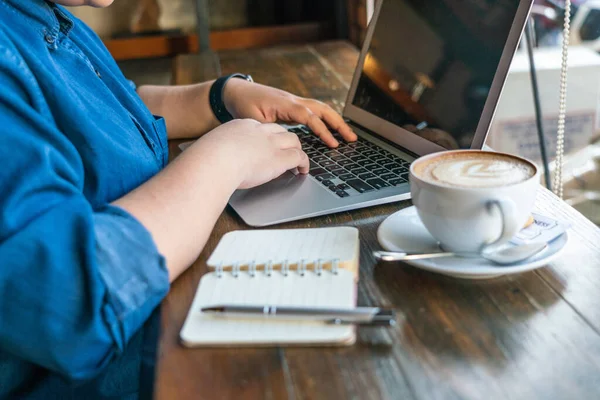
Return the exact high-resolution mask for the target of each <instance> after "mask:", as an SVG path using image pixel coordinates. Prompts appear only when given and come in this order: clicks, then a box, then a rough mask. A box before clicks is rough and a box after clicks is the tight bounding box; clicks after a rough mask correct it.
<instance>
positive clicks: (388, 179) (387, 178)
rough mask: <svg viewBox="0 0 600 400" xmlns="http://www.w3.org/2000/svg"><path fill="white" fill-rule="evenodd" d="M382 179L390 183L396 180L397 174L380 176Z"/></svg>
mask: <svg viewBox="0 0 600 400" xmlns="http://www.w3.org/2000/svg"><path fill="white" fill-rule="evenodd" d="M380 178H381V179H385V180H386V181H388V182H389V181H390V180H391V179H396V178H397V176H396V174H384V175H381V176H380Z"/></svg>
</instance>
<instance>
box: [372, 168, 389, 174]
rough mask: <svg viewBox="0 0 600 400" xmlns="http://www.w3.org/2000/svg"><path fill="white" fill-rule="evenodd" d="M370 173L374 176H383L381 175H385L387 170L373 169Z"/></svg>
mask: <svg viewBox="0 0 600 400" xmlns="http://www.w3.org/2000/svg"><path fill="white" fill-rule="evenodd" d="M371 172H373V173H374V174H375V175H383V174H387V173H388V170H387V169H385V168H377V169H374V170H373V171H371Z"/></svg>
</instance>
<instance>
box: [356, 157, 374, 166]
mask: <svg viewBox="0 0 600 400" xmlns="http://www.w3.org/2000/svg"><path fill="white" fill-rule="evenodd" d="M356 163H357V164H358V165H362V166H365V165H369V164H372V163H373V161H371V160H369V159H367V158H365V159H362V160H360V161H357V162H356Z"/></svg>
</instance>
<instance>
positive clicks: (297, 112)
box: [289, 104, 339, 147]
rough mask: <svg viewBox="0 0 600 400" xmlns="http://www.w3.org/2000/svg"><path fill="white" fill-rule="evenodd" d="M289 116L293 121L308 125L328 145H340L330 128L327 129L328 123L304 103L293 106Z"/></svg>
mask: <svg viewBox="0 0 600 400" xmlns="http://www.w3.org/2000/svg"><path fill="white" fill-rule="evenodd" d="M289 118H290V120H292V121H295V122H298V123H301V124H304V125H306V126H308V127H309V128H310V129H311V130H312V131H313V133H314V134H315V135H316V136H317V137H319V138H320V139H321V140H322V141H323V143H325V144H326V145H327V146H329V147H337V146H338V145H339V143H338V141H337V140H336V139H335V138H334V137H333V135H332V134H331V132H330V131H329V129H327V125H325V123H324V122H323V121H322V120H321V118H319V116H318V115H317V114H315V113H314V112H312V111H311V110H310V109H309V108H308V107H306V106H304V105H302V104H296V105H294V106H292V108H291V110H290V112H289Z"/></svg>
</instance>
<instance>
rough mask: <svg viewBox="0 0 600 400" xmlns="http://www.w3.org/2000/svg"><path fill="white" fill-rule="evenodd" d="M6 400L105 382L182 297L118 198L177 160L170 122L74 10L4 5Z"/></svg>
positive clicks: (0, 237)
mask: <svg viewBox="0 0 600 400" xmlns="http://www.w3.org/2000/svg"><path fill="white" fill-rule="evenodd" d="M0 22H1V23H0V140H1V142H0V397H3V395H7V394H8V393H13V392H14V391H15V390H19V389H21V388H20V386H22V385H23V384H24V382H26V381H27V380H28V379H30V378H31V377H32V376H34V375H35V374H38V375H39V374H40V368H43V369H46V370H50V371H52V372H56V373H58V374H61V375H62V376H65V377H67V378H70V379H76V380H79V379H87V378H90V377H93V376H95V375H96V374H97V373H98V372H99V371H101V370H102V368H103V367H104V366H105V365H107V364H108V363H109V362H110V361H111V360H113V359H114V358H115V357H117V356H118V355H119V354H120V352H122V350H123V349H124V347H125V345H126V344H127V342H128V340H129V339H130V338H131V337H132V335H134V333H135V332H136V331H137V330H138V329H139V328H140V326H141V325H142V324H143V323H144V321H145V320H146V319H147V318H148V316H149V315H150V313H151V312H152V311H153V309H154V308H155V307H156V306H157V305H158V304H159V303H160V301H161V300H162V298H163V297H164V296H165V294H166V293H167V291H168V289H169V281H168V273H167V270H166V268H165V262H164V259H163V257H162V256H161V255H160V254H159V253H158V251H157V249H156V246H155V244H154V242H153V239H152V237H151V235H150V233H149V232H148V231H147V230H146V229H145V228H144V227H143V226H142V225H141V224H140V223H139V222H138V221H137V220H136V219H134V218H133V217H132V216H131V215H130V214H128V213H127V212H125V211H124V210H122V209H120V208H117V207H114V206H111V205H110V202H112V201H113V200H115V199H117V198H119V197H121V196H123V195H124V194H126V193H128V192H129V191H131V190H132V189H134V188H135V187H137V186H139V185H140V184H142V183H143V182H145V181H146V180H148V179H149V178H150V177H152V176H153V175H155V174H156V173H157V172H158V171H159V170H160V169H161V168H163V167H164V166H165V164H166V162H167V158H168V154H167V141H166V127H165V123H164V120H163V119H162V118H157V117H154V116H153V115H152V114H151V113H150V112H149V110H148V109H147V108H146V106H145V105H144V104H143V102H142V101H141V99H140V98H139V96H138V95H137V94H136V91H135V87H134V85H133V84H132V83H131V82H129V81H128V80H126V79H125V77H124V76H123V75H122V73H121V72H120V70H119V68H118V67H117V65H116V63H115V62H114V60H113V58H112V57H111V56H110V54H109V53H108V51H107V50H106V48H105V47H104V45H103V44H102V42H101V41H100V40H99V38H98V37H97V36H96V35H95V34H94V33H93V32H92V31H91V30H90V29H89V28H87V27H86V26H85V24H83V23H82V22H81V21H78V20H77V19H76V18H75V17H73V16H72V15H71V14H70V13H69V12H68V11H66V10H65V9H64V8H62V7H59V6H55V5H53V4H51V3H46V2H45V1H43V0H0Z"/></svg>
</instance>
